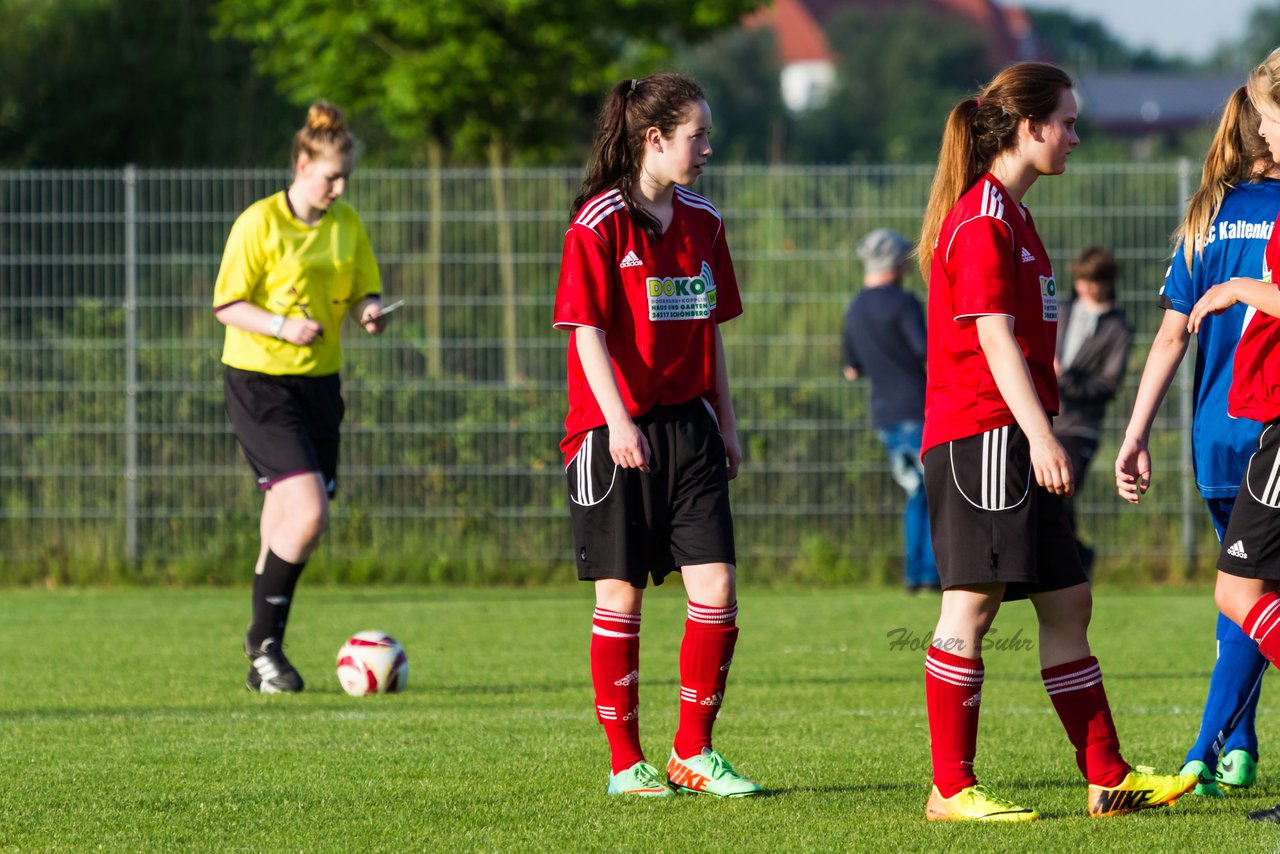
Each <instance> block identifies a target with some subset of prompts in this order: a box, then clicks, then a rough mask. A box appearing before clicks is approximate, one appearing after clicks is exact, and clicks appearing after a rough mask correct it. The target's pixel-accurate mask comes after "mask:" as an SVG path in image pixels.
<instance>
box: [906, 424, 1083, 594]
mask: <svg viewBox="0 0 1280 854" xmlns="http://www.w3.org/2000/svg"><path fill="white" fill-rule="evenodd" d="M924 488H925V495H926V497H927V499H928V503H929V527H930V530H931V531H932V533H933V552H934V556H935V558H936V559H937V563H938V574H939V576H940V577H941V579H942V587H943V589H944V590H945V589H947V588H951V587H963V586H967V585H972V584H993V583H1003V584H1006V585H1008V587H1007V588H1006V589H1005V596H1004V598H1005V599H1006V600H1010V599H1022V598H1025V597H1026V595H1027V594H1028V593H1047V592H1049V591H1051V590H1061V589H1064V588H1067V587H1072V586H1074V585H1076V584H1080V583H1083V582H1084V581H1085V580H1086V577H1085V574H1084V567H1083V566H1082V565H1081V563H1080V554H1079V552H1078V551H1077V549H1076V541H1075V537H1074V536H1073V535H1072V532H1071V523H1070V518H1069V516H1068V511H1067V505H1066V502H1065V501H1064V500H1063V498H1062V496H1059V495H1054V494H1053V493H1051V492H1049V491H1048V490H1046V489H1044V488H1043V487H1040V486H1037V485H1036V482H1035V475H1034V473H1033V472H1032V470H1031V452H1030V447H1029V445H1028V444H1027V437H1026V436H1025V435H1023V433H1022V430H1021V429H1019V428H1018V426H1017V425H1016V424H1011V425H1009V426H1007V427H997V428H996V429H994V430H990V431H988V432H986V433H980V434H978V435H976V436H969V437H967V438H964V439H957V440H955V441H953V442H945V443H943V444H941V445H937V446H935V447H933V448H930V449H929V450H928V451H927V452H925V455H924Z"/></svg>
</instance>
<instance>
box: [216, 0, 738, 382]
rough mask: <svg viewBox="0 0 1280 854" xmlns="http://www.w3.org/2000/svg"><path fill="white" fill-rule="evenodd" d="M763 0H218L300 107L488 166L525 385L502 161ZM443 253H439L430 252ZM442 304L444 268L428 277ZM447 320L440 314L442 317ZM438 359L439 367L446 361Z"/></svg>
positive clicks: (509, 320) (578, 121) (550, 139)
mask: <svg viewBox="0 0 1280 854" xmlns="http://www.w3.org/2000/svg"><path fill="white" fill-rule="evenodd" d="M756 5H758V0H686V2H682V3H671V2H669V0H612V2H610V1H609V0H221V2H220V3H219V5H218V12H219V17H220V20H221V23H222V32H223V33H225V34H227V35H230V36H233V37H234V38H236V39H239V40H242V41H244V42H246V43H248V44H250V45H252V46H253V52H254V58H255V60H256V62H257V65H258V67H259V68H260V69H261V70H262V71H264V72H266V73H267V74H269V75H271V76H272V77H275V78H276V79H278V80H279V81H280V84H281V87H282V89H283V91H284V92H285V94H286V95H288V96H289V97H291V98H293V99H294V100H296V101H298V102H306V101H309V100H311V99H314V98H317V97H327V98H330V99H332V100H335V101H337V102H339V103H341V104H342V105H343V106H344V107H346V108H348V109H352V110H356V111H358V112H361V113H365V114H367V115H370V116H373V117H376V119H377V120H378V121H379V122H380V123H381V124H382V125H383V126H384V127H385V128H386V129H387V131H388V133H389V134H390V136H391V138H392V139H393V140H395V141H396V142H397V143H398V144H399V145H400V146H401V147H402V150H403V151H405V152H408V153H409V154H410V156H412V157H413V158H414V159H418V160H422V159H425V160H426V161H427V162H428V163H430V164H431V165H440V164H442V163H443V162H444V158H445V154H446V153H451V154H452V155H453V156H454V158H455V159H459V160H477V159H481V158H483V160H484V162H486V163H487V164H488V166H489V167H490V174H491V175H492V181H493V193H494V205H495V210H496V213H497V218H498V224H497V241H496V242H497V249H498V252H499V257H500V258H501V259H502V260H501V261H500V263H499V276H500V281H501V286H502V293H503V295H504V296H505V297H506V299H505V300H504V304H505V305H506V306H507V309H506V313H505V315H504V318H503V337H504V340H505V342H506V347H505V352H504V360H503V362H504V371H505V374H506V377H507V379H508V381H511V382H516V381H518V380H519V379H520V368H519V362H518V355H519V351H518V349H517V347H516V320H517V314H516V308H515V302H516V301H515V294H516V273H515V266H514V262H513V260H512V253H511V246H512V239H511V226H510V223H509V221H508V218H507V215H506V209H505V199H506V187H505V176H504V173H503V167H504V166H505V165H506V164H507V163H509V162H510V161H511V158H512V156H513V154H515V153H523V154H536V153H538V152H543V153H545V152H547V151H551V150H555V149H556V148H558V147H560V146H563V145H565V144H566V143H567V142H568V140H570V139H573V138H575V137H580V136H581V135H582V133H583V124H584V122H583V118H584V117H585V116H589V115H590V113H591V112H592V107H593V106H594V104H595V103H597V102H598V101H599V99H600V97H601V95H602V94H603V92H604V91H605V88H606V86H607V85H608V84H609V83H610V82H612V81H614V80H616V79H617V78H619V77H623V76H638V75H640V74H642V73H644V72H646V71H648V70H650V69H652V68H653V67H654V66H655V65H656V64H658V63H659V62H661V61H663V60H665V59H667V58H669V57H670V56H671V53H672V48H673V47H674V45H675V44H676V43H679V42H684V41H696V40H698V39H700V38H703V37H705V36H707V35H709V34H711V33H713V32H715V31H716V30H718V29H722V28H725V27H728V26H730V25H732V24H733V23H734V22H736V21H737V20H738V19H739V17H741V15H742V14H743V13H745V12H746V11H748V10H750V9H751V8H754V7H755V6H756ZM428 251H429V253H430V254H431V255H432V257H435V258H438V257H439V246H438V245H436V246H429V247H428ZM428 298H429V300H433V301H434V300H438V298H439V268H438V266H437V267H436V268H435V270H434V272H432V273H430V274H429V283H428ZM432 313H433V314H435V315H437V316H438V312H432ZM429 363H430V364H434V365H438V364H439V358H438V356H434V357H430V358H429Z"/></svg>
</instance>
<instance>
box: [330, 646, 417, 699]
mask: <svg viewBox="0 0 1280 854" xmlns="http://www.w3.org/2000/svg"><path fill="white" fill-rule="evenodd" d="M338 681H339V682H341V683H342V690H344V691H346V692H347V693H348V694H350V695H351V696H353V697H363V696H365V695H366V694H390V693H392V692H394V691H403V690H404V688H405V685H407V684H408V683H409V658H408V656H406V655H405V653H404V647H402V646H401V645H400V644H399V643H397V642H396V639H395V638H393V637H392V636H391V635H389V634H387V633H386V632H378V631H366V632H356V633H355V634H354V635H352V636H351V637H349V638H347V642H346V643H344V644H343V645H342V649H340V650H338Z"/></svg>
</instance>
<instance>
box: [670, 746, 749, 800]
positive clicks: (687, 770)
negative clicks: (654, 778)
mask: <svg viewBox="0 0 1280 854" xmlns="http://www.w3.org/2000/svg"><path fill="white" fill-rule="evenodd" d="M667 782H668V783H670V784H671V788H673V789H675V790H676V791H677V792H685V793H688V794H691V795H715V796H717V797H721V798H745V797H749V796H751V795H758V794H760V793H761V792H762V791H764V789H762V788H760V784H759V783H756V782H754V781H752V780H748V779H747V778H746V777H743V776H742V775H741V774H739V773H738V772H737V771H734V770H733V766H732V765H730V764H729V760H728V759H725V758H724V757H723V756H721V755H720V754H719V753H717V752H716V751H714V750H707V749H705V748H704V749H703V751H702V753H699V754H698V755H696V756H690V757H689V758H688V759H681V758H680V757H679V756H676V752H675V751H674V750H673V751H671V759H670V761H668V762H667Z"/></svg>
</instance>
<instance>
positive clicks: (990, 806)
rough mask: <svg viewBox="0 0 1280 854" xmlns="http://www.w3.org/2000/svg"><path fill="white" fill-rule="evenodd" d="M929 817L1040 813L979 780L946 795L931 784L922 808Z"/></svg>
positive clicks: (1008, 817)
mask: <svg viewBox="0 0 1280 854" xmlns="http://www.w3.org/2000/svg"><path fill="white" fill-rule="evenodd" d="M924 817H925V818H927V819H928V820H929V821H1035V820H1036V819H1038V818H1039V817H1040V813H1038V812H1036V811H1035V810H1032V809H1027V808H1026V807H1020V806H1018V805H1017V804H1015V803H1013V802H1012V801H1006V800H1005V799H1004V798H1002V797H1000V796H999V795H997V794H995V793H993V792H992V791H991V790H990V789H988V788H987V787H986V786H983V785H981V784H977V785H973V786H967V787H965V788H963V789H961V790H960V791H958V792H956V793H955V794H954V795H952V796H951V797H949V798H944V797H942V794H941V793H940V792H939V791H938V787H937V786H934V787H933V791H932V792H931V793H930V794H929V803H928V805H927V806H926V807H925V809H924Z"/></svg>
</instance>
